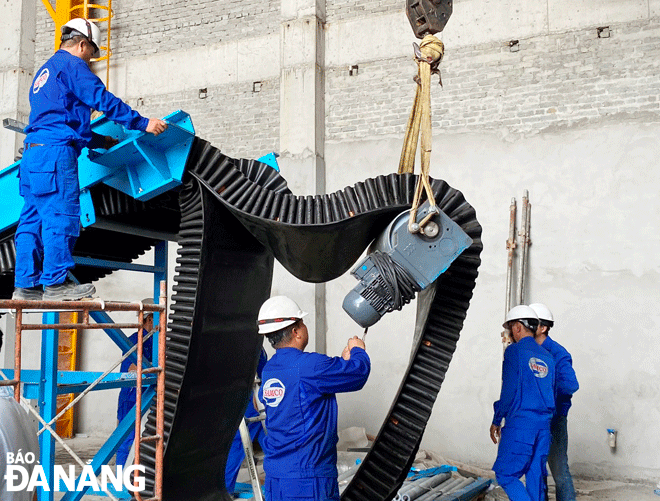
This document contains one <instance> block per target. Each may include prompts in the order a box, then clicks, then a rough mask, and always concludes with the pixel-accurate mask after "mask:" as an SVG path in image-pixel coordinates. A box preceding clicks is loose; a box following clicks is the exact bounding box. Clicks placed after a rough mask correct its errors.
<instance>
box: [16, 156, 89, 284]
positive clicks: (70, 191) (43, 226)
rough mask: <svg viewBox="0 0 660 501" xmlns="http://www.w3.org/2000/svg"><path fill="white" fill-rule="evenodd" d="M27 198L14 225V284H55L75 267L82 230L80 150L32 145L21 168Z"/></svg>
mask: <svg viewBox="0 0 660 501" xmlns="http://www.w3.org/2000/svg"><path fill="white" fill-rule="evenodd" d="M19 175H20V193H21V196H22V197H23V200H24V205H23V210H22V211H21V215H20V219H19V221H18V228H17V229H16V271H15V280H14V284H15V286H16V287H22V288H28V287H35V286H37V285H40V284H41V285H56V284H59V283H62V282H64V280H65V279H66V276H67V272H68V271H69V270H70V269H71V268H73V267H74V264H75V263H74V262H73V257H72V252H73V247H74V245H75V243H76V239H77V238H78V236H79V235H80V200H79V196H80V190H79V185H78V153H77V151H76V149H75V148H73V147H71V146H32V147H29V148H27V149H26V150H25V153H24V154H23V159H22V160H21V165H20V169H19Z"/></svg>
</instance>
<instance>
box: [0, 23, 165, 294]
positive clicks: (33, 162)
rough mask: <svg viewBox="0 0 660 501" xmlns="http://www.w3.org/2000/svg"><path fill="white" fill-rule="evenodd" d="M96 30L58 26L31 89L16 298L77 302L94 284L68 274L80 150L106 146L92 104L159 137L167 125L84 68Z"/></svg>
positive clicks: (75, 230) (93, 50)
mask: <svg viewBox="0 0 660 501" xmlns="http://www.w3.org/2000/svg"><path fill="white" fill-rule="evenodd" d="M100 38H101V36H100V31H99V29H98V27H97V26H96V25H95V24H94V23H92V22H90V21H88V20H87V19H81V18H76V19H72V20H71V21H69V22H68V23H66V24H65V25H64V26H63V27H62V44H61V46H60V49H59V50H58V51H57V52H55V54H53V56H51V58H50V59H49V60H48V61H46V63H45V64H44V65H43V66H42V67H41V68H40V69H39V70H38V71H37V74H36V76H35V78H34V81H33V82H32V86H31V88H30V95H29V99H30V107H31V111H30V119H29V124H28V126H27V127H26V129H25V133H26V137H25V141H24V153H23V159H22V160H21V165H20V168H19V177H20V184H19V186H20V193H21V196H22V197H23V199H24V206H23V209H22V211H21V214H20V218H19V222H18V228H17V229H16V269H15V281H14V285H15V288H14V294H13V296H12V298H13V299H22V300H41V299H42V298H43V299H45V300H55V301H57V300H76V299H81V298H83V297H88V296H91V295H92V294H94V292H96V291H95V289H94V286H93V285H91V284H76V283H75V282H73V281H70V280H69V279H68V278H67V274H68V272H69V270H70V269H71V268H73V267H74V262H73V258H72V251H73V247H74V245H75V242H76V239H77V238H78V235H79V233H80V202H79V199H78V197H79V184H78V163H77V159H78V156H79V155H80V152H81V150H82V149H83V148H84V147H86V146H87V147H89V148H109V147H111V146H113V145H114V144H116V140H114V139H113V138H112V137H110V136H100V135H98V134H95V133H93V132H92V129H91V127H90V114H91V109H92V108H93V109H96V110H98V111H102V112H104V113H105V115H106V116H107V117H108V118H109V119H111V120H114V121H115V122H117V123H119V124H121V125H123V126H125V127H126V128H129V129H134V130H141V131H146V132H150V133H152V134H155V135H157V134H160V133H161V132H163V131H164V130H165V129H166V128H167V124H166V123H165V122H164V121H163V120H160V119H157V118H152V119H147V118H144V117H143V116H141V115H140V114H139V113H137V112H136V111H134V110H132V109H131V108H130V107H129V106H128V105H126V104H125V103H123V102H122V101H121V100H120V99H118V98H117V97H115V96H114V95H112V94H111V93H110V92H108V91H107V90H106V89H105V87H104V85H103V82H102V81H101V80H100V79H99V78H98V77H97V76H96V75H95V74H94V73H92V71H91V70H90V68H89V63H90V61H91V58H92V57H96V56H98V54H99V46H100V43H101V40H100Z"/></svg>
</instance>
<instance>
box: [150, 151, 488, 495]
mask: <svg viewBox="0 0 660 501" xmlns="http://www.w3.org/2000/svg"><path fill="white" fill-rule="evenodd" d="M186 172H187V180H186V185H185V189H184V190H183V191H182V192H181V193H180V199H179V202H180V208H181V225H180V231H179V235H178V242H179V244H180V249H179V252H178V258H177V263H178V267H177V268H176V273H177V274H176V277H175V282H176V285H175V286H174V291H175V294H174V296H173V298H172V299H173V305H172V314H171V316H170V322H169V330H168V338H169V339H168V347H167V370H166V402H165V409H166V412H165V439H166V450H165V462H164V486H163V494H164V499H165V500H166V501H169V500H172V501H174V500H176V501H185V500H230V499H231V497H230V496H229V495H228V494H227V492H226V490H225V489H224V466H225V462H226V458H227V453H228V450H229V447H230V444H231V441H232V439H233V437H234V435H235V433H236V430H237V428H238V424H239V422H240V420H241V419H242V417H243V413H244V411H245V407H246V404H247V398H248V395H249V391H250V388H251V385H252V381H253V378H254V373H255V369H256V365H257V360H258V355H259V350H260V347H261V343H262V338H261V337H260V336H259V335H258V333H257V328H256V316H257V312H258V309H259V307H260V305H261V303H262V302H263V301H264V300H265V299H267V298H268V297H269V294H270V287H271V280H272V270H273V256H274V257H275V258H276V259H277V260H278V261H280V262H281V263H282V264H283V265H284V267H285V268H286V269H288V270H289V271H290V272H291V273H292V274H293V275H295V276H296V277H298V278H300V279H302V280H305V281H309V282H324V281H328V280H332V279H333V278H336V277H338V276H340V275H342V274H343V273H344V272H345V271H347V270H348V269H349V268H350V267H351V266H352V265H353V264H354V263H355V261H356V260H357V259H358V258H359V257H360V255H361V254H362V252H363V251H364V249H365V248H366V247H367V246H368V244H369V243H370V242H371V240H372V239H373V238H374V237H375V236H377V235H378V234H379V233H381V232H382V231H383V230H384V228H385V227H386V226H387V224H389V223H390V222H391V221H392V219H393V218H394V217H395V216H397V215H398V214H400V213H401V212H402V211H404V210H407V209H409V208H410V204H411V201H412V198H413V193H414V187H415V183H416V180H417V178H416V177H415V176H413V175H398V174H391V175H388V176H380V177H378V178H375V179H367V180H366V181H364V182H362V183H357V184H356V185H355V186H353V187H348V188H345V189H344V190H341V191H338V192H336V193H332V194H330V195H322V196H306V197H305V196H295V195H293V194H291V193H290V191H289V189H288V188H287V186H286V182H285V181H284V180H283V179H282V178H281V177H280V175H279V174H278V173H276V172H275V171H274V170H273V169H272V168H270V167H268V166H266V165H264V164H261V163H259V162H256V161H245V160H234V159H231V158H229V157H226V156H225V155H223V154H222V153H220V151H219V150H217V149H216V148H214V147H213V146H211V145H210V144H209V143H208V142H206V141H203V140H201V139H199V138H196V139H195V142H194V144H193V146H192V150H191V153H190V156H189V159H188V163H187V165H186ZM432 186H433V189H434V192H435V195H436V201H437V203H438V206H439V207H440V209H441V210H443V211H444V212H445V213H446V214H447V215H448V216H449V217H450V218H451V219H453V220H454V221H455V222H456V223H458V224H459V225H460V226H461V227H462V228H463V230H464V231H465V232H466V233H467V234H468V235H469V236H470V237H471V238H472V240H473V244H472V246H471V247H470V248H468V249H467V250H466V251H465V252H463V254H461V255H460V256H459V257H458V259H456V261H454V263H453V264H452V265H451V266H450V268H449V269H448V270H447V271H446V272H445V273H444V274H442V275H441V276H440V277H439V278H438V280H437V281H436V282H435V284H433V285H432V286H431V287H429V288H428V289H427V290H426V291H424V292H423V293H421V294H420V297H419V300H418V315H417V326H416V333H415V346H414V347H413V353H414V354H413V357H412V359H411V362H410V366H409V367H408V369H407V371H406V374H405V376H404V379H403V382H402V384H401V387H400V389H399V393H398V395H397V397H396V399H395V401H394V403H393V404H392V407H391V409H390V411H389V414H388V416H387V418H386V420H385V422H384V424H383V425H382V428H381V430H380V432H379V433H378V436H377V438H376V441H375V443H374V445H373V448H372V450H371V451H370V452H369V453H368V455H367V457H366V459H365V461H364V462H363V464H362V466H361V468H360V469H359V470H358V473H357V475H356V476H355V477H354V479H353V481H352V482H351V484H350V485H349V486H348V487H347V489H346V490H345V491H344V494H343V496H342V500H344V501H352V500H356V501H357V500H364V501H385V500H389V499H391V498H392V496H393V495H394V494H395V493H396V491H397V490H398V488H399V486H400V485H401V484H402V482H403V480H404V478H405V476H406V473H407V471H408V469H409V467H410V465H411V463H412V460H413V459H414V455H415V453H416V451H417V449H418V447H419V444H420V441H421V439H422V435H423V432H424V429H425V427H426V424H427V422H428V419H429V417H430V415H431V410H432V407H433V404H434V402H435V399H436V396H437V393H438V391H439V389H440V385H441V384H442V381H443V379H444V376H445V373H446V371H447V368H448V366H449V363H450V361H451V358H452V355H453V352H454V350H455V348H456V343H457V341H458V338H459V333H460V331H461V329H462V326H463V321H464V319H465V316H466V312H467V309H468V306H469V302H470V299H471V297H472V291H473V288H474V285H475V280H476V277H477V269H478V267H479V264H480V258H479V255H480V252H481V249H482V245H481V226H480V225H479V223H478V222H477V220H476V215H475V211H474V209H473V208H472V207H471V206H470V205H469V204H468V203H467V202H466V201H465V199H464V198H463V196H462V194H461V193H460V192H458V191H457V190H455V189H453V188H451V187H450V186H449V185H447V184H446V183H445V182H443V181H433V182H432ZM152 411H154V412H152V413H150V416H149V418H148V421H147V426H146V430H145V432H144V433H145V434H146V435H151V434H154V433H155V417H154V414H155V408H152ZM143 448H144V449H143V453H142V459H143V463H144V464H145V465H146V471H147V474H146V476H147V478H146V480H147V482H146V483H147V492H144V493H143V497H144V498H146V497H149V496H150V495H151V494H152V492H153V476H154V449H153V445H152V444H150V443H145V444H144V445H143Z"/></svg>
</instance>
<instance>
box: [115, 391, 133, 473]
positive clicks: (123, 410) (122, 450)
mask: <svg viewBox="0 0 660 501" xmlns="http://www.w3.org/2000/svg"><path fill="white" fill-rule="evenodd" d="M131 411H133V413H135V394H133V396H132V398H127V399H120V400H119V403H118V404H117V420H118V421H119V422H120V423H121V421H122V419H124V418H125V417H126V416H127V415H128V413H129V412H131ZM134 441H135V429H131V432H130V433H129V434H128V436H127V437H126V438H125V439H124V441H123V442H122V443H121V444H119V448H118V449H117V460H116V464H117V466H119V465H120V464H121V465H126V459H127V458H128V454H129V452H131V447H132V446H133V442H134Z"/></svg>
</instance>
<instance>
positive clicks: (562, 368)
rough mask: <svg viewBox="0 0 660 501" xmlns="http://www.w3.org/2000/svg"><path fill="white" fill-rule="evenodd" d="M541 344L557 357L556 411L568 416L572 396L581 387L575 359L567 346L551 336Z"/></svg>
mask: <svg viewBox="0 0 660 501" xmlns="http://www.w3.org/2000/svg"><path fill="white" fill-rule="evenodd" d="M541 346H542V347H543V348H545V349H546V350H548V351H549V352H550V355H552V357H553V358H554V359H555V372H556V377H555V400H556V404H557V411H556V412H557V414H558V415H560V416H568V410H569V409H570V408H571V397H572V396H573V393H575V392H576V391H578V388H579V387H580V385H579V384H578V380H577V377H576V375H575V371H574V370H573V359H572V358H571V354H570V353H569V352H568V351H566V348H564V347H563V346H562V345H560V344H559V343H558V342H557V341H555V340H554V339H550V336H548V337H547V338H546V339H545V341H543V344H542V345H541Z"/></svg>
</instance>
